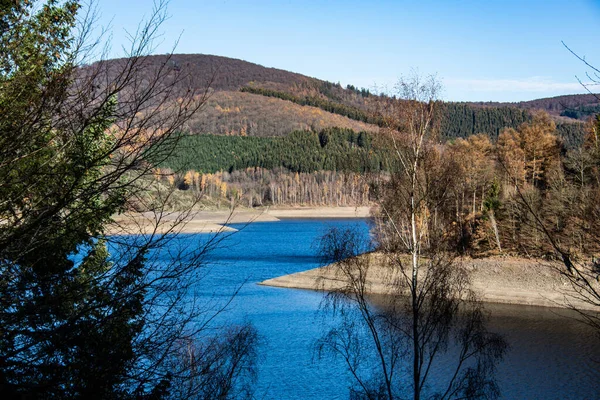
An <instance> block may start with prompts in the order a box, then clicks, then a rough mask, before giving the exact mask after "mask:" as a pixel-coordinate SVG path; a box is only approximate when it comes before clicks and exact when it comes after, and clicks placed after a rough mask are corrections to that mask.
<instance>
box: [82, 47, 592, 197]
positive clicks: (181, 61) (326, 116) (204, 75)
mask: <svg viewBox="0 0 600 400" xmlns="http://www.w3.org/2000/svg"><path fill="white" fill-rule="evenodd" d="M126 62H130V60H128V59H116V60H109V61H106V62H104V63H103V64H93V65H91V66H88V67H86V68H90V69H93V67H94V65H96V66H100V67H101V68H100V70H101V71H102V73H103V74H106V76H107V78H108V79H106V81H107V82H112V78H114V73H115V71H118V67H119V65H120V64H122V63H126ZM140 62H142V63H143V64H144V68H143V69H144V71H145V72H144V73H145V74H153V73H160V74H162V75H163V76H166V78H167V83H169V82H171V83H172V85H173V87H172V88H173V89H174V90H173V91H172V95H173V101H177V100H178V99H179V98H180V97H181V96H184V95H187V94H189V90H191V91H192V92H194V93H198V94H201V93H206V94H208V98H207V101H206V102H205V104H204V106H203V107H202V109H201V110H200V111H199V112H198V113H196V114H195V115H194V116H193V117H192V118H191V119H190V120H189V121H188V122H187V123H186V125H185V126H184V127H183V131H184V132H185V133H187V134H188V135H186V136H185V137H183V139H182V140H181V141H180V143H179V145H180V147H179V148H178V149H176V151H175V153H174V154H173V155H172V156H171V158H170V159H168V160H166V161H165V162H164V163H163V164H162V165H161V166H160V169H159V170H158V171H157V174H156V177H157V183H156V184H157V185H158V186H157V188H156V190H159V189H160V187H161V185H163V186H164V185H167V186H169V187H171V188H173V187H174V188H177V189H179V194H180V195H183V196H185V193H186V191H188V190H191V191H199V192H202V193H203V194H204V196H205V199H207V201H210V202H211V204H215V205H217V206H219V205H221V204H223V205H225V204H230V202H231V203H233V202H239V203H241V204H246V205H248V206H250V207H253V206H260V205H310V206H331V205H338V206H339V205H348V206H368V205H369V204H370V201H371V198H372V196H373V194H374V193H376V192H377V191H378V190H379V189H378V185H379V184H380V183H378V182H381V181H382V180H383V181H385V180H386V179H387V177H388V176H389V172H390V171H393V170H394V169H396V167H397V166H396V165H395V164H394V163H393V162H391V160H393V159H394V157H393V156H391V155H390V148H391V146H390V144H389V143H388V142H387V141H386V140H385V138H384V137H382V136H381V135H379V130H380V127H381V126H383V122H382V121H383V120H382V119H381V117H380V116H378V114H377V113H375V112H373V111H374V110H375V109H376V107H375V106H376V103H377V102H378V101H380V100H382V97H381V96H383V95H381V94H380V95H376V94H373V93H371V92H370V91H369V90H367V89H364V88H357V87H354V86H352V85H348V86H347V87H345V88H344V87H342V86H341V85H340V84H339V83H332V82H327V81H323V80H319V79H316V78H311V77H307V76H304V75H301V74H298V73H293V72H289V71H284V70H281V69H276V68H267V67H263V66H261V65H258V64H254V63H250V62H247V61H242V60H237V59H231V58H226V57H218V56H211V55H202V54H176V55H173V56H170V57H169V56H166V55H157V56H150V57H147V58H143V59H141V60H140ZM85 70H86V69H85V68H84V69H83V71H85ZM140 75H142V76H141V78H142V81H143V78H146V77H147V76H145V75H143V74H140ZM150 77H151V76H150ZM150 81H151V79H150ZM387 99H389V98H387ZM164 106H165V107H168V104H165V105H164ZM595 107H600V103H599V102H598V100H597V99H596V97H595V96H593V95H572V96H560V97H556V98H549V99H539V100H534V101H528V102H521V103H459V102H440V103H439V104H438V107H437V110H438V112H437V115H436V117H435V118H437V122H438V123H439V127H440V133H441V135H440V139H441V140H442V141H448V142H452V143H462V142H460V140H459V139H461V138H467V137H469V136H472V135H476V134H483V135H486V136H488V137H489V138H490V139H491V143H492V145H493V144H494V143H495V142H496V140H497V138H498V135H499V134H500V133H501V132H502V130H503V129H505V128H515V129H517V128H519V127H520V126H521V125H522V124H523V123H526V122H530V121H531V120H532V116H533V112H534V111H535V110H539V109H541V110H544V111H547V112H549V113H550V114H551V116H552V118H553V119H554V120H555V121H556V123H557V132H556V133H557V134H558V136H559V137H561V139H562V144H564V145H565V147H567V148H569V147H571V148H573V147H576V146H579V145H580V144H581V143H582V141H583V136H584V124H583V122H582V121H583V120H584V119H586V118H587V116H588V115H591V114H593V113H594V110H595ZM559 142H561V141H560V140H559ZM461 145H464V143H462V144H461ZM561 146H562V145H561ZM161 190H162V189H161ZM182 201H183V200H182Z"/></svg>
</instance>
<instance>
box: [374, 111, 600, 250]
mask: <svg viewBox="0 0 600 400" xmlns="http://www.w3.org/2000/svg"><path fill="white" fill-rule="evenodd" d="M589 129H590V130H589V131H588V133H587V135H586V137H585V140H584V141H582V144H581V145H580V146H579V147H576V148H573V149H570V150H569V149H566V148H565V146H564V142H563V140H562V139H561V138H560V137H559V136H558V132H557V128H556V125H555V123H554V122H553V121H552V119H551V118H550V117H549V116H548V115H547V114H536V115H535V116H534V117H533V119H532V120H531V121H528V122H525V123H523V124H521V125H520V126H519V127H518V128H517V129H513V128H508V129H505V130H504V131H502V132H501V133H500V135H499V137H498V140H497V141H496V142H495V143H494V142H492V141H491V140H490V139H489V137H488V136H485V135H474V136H470V137H469V138H467V139H462V138H459V139H457V140H455V141H454V142H449V143H447V144H446V145H445V146H440V145H439V144H436V143H433V142H432V143H430V144H428V145H427V150H424V152H423V155H422V157H423V158H424V161H423V164H424V167H423V170H422V171H421V172H420V173H422V174H423V177H422V178H420V179H422V180H423V182H429V183H428V184H430V185H432V186H431V189H430V193H431V196H432V197H431V199H430V201H429V203H428V204H427V207H428V210H427V213H429V214H430V215H435V216H436V220H437V221H445V222H444V223H443V225H444V226H447V227H452V228H451V230H450V231H446V233H445V234H446V235H449V236H451V237H453V239H454V241H453V243H454V245H455V246H456V248H457V249H458V250H460V251H462V252H464V253H466V254H470V255H472V256H480V255H487V254H519V255H527V256H536V257H540V256H550V255H552V254H554V249H553V248H552V245H551V243H548V241H547V237H546V235H545V233H544V232H543V231H542V230H541V229H540V223H539V221H542V223H543V224H544V227H545V229H546V230H547V231H548V232H550V233H551V234H552V237H554V238H556V240H559V241H560V243H561V246H563V248H568V249H569V251H570V252H571V255H572V256H573V257H577V256H589V255H591V254H595V253H596V252H598V251H600V247H599V243H597V241H595V240H593V238H592V237H591V236H590V234H591V233H593V232H596V231H598V229H600V208H599V207H598V205H599V204H600V141H599V136H598V134H597V133H598V132H600V119H599V118H597V119H596V123H595V124H594V125H591V124H590V125H589ZM402 185H405V183H404V182H403V181H402V180H401V179H396V180H392V184H390V185H388V186H387V189H386V190H392V191H393V190H399V189H398V188H402ZM388 198H389V199H390V200H389V204H385V206H386V209H387V210H388V211H390V210H393V209H394V198H397V197H395V196H394V195H393V193H392V195H389V196H388ZM401 211H402V210H399V211H398V212H401ZM434 239H435V238H431V240H434Z"/></svg>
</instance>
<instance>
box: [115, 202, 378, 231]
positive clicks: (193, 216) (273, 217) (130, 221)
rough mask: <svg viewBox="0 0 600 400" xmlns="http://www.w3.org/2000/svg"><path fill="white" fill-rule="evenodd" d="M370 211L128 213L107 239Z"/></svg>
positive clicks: (354, 215)
mask: <svg viewBox="0 0 600 400" xmlns="http://www.w3.org/2000/svg"><path fill="white" fill-rule="evenodd" d="M369 216H370V207H294V208H272V207H265V208H260V209H246V208H244V209H236V210H233V211H229V210H214V211H213V210H206V211H204V210H203V211H191V212H185V213H183V212H176V211H174V212H164V213H162V214H160V215H159V214H155V213H150V212H146V213H128V214H121V215H117V216H115V217H114V221H115V222H114V223H113V224H111V225H110V227H109V230H108V232H107V234H108V235H131V234H148V233H156V234H164V233H170V232H173V233H175V232H176V233H210V232H233V231H236V229H234V228H231V227H229V226H227V224H234V223H242V224H246V223H252V222H274V221H279V220H280V219H284V218H314V219H318V218H368V217H369Z"/></svg>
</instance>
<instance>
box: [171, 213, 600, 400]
mask: <svg viewBox="0 0 600 400" xmlns="http://www.w3.org/2000/svg"><path fill="white" fill-rule="evenodd" d="M351 225H352V226H357V227H358V229H360V230H361V232H362V233H363V234H364V237H365V240H368V226H367V222H366V220H295V219H290V220H282V221H280V222H259V223H253V224H250V225H247V226H243V225H236V224H233V225H231V226H232V227H234V228H243V229H241V231H240V232H238V233H236V234H234V235H232V236H230V237H228V238H227V239H226V240H225V241H224V242H223V243H222V244H223V246H221V247H220V248H218V249H216V250H215V251H214V252H213V253H212V254H211V255H210V256H209V257H208V258H207V265H208V267H207V268H208V269H207V271H208V274H207V276H206V278H205V279H204V280H203V281H202V283H201V285H199V287H198V292H199V293H200V295H201V296H203V297H204V298H205V299H206V301H212V302H217V303H218V302H225V301H226V300H227V299H229V297H230V295H231V293H233V292H234V291H235V290H236V289H237V288H239V287H240V285H242V286H241V289H240V291H239V293H238V294H237V296H236V297H235V298H234V300H233V301H232V303H231V305H230V307H229V310H228V311H227V312H226V313H225V314H224V315H222V316H221V322H232V323H237V322H244V321H248V320H249V321H251V322H252V323H254V325H255V326H256V327H257V328H258V330H259V333H260V334H261V335H262V337H263V339H264V340H263V345H262V348H261V354H262V358H261V361H260V372H259V378H258V386H257V393H256V397H257V398H259V399H284V400H285V399H347V398H348V386H349V383H350V381H349V377H348V376H347V373H346V371H345V368H344V365H343V363H342V362H341V360H337V361H331V360H330V359H327V360H326V361H318V360H315V359H314V357H313V352H312V346H313V343H314V341H315V339H317V338H318V337H319V336H320V335H321V334H322V333H323V329H324V326H325V325H326V324H327V322H326V321H324V320H323V317H322V315H321V314H319V313H318V312H317V311H318V309H319V305H320V302H321V300H322V294H321V293H318V292H313V291H307V290H296V289H285V288H272V287H266V286H260V285H258V284H257V283H258V282H261V281H263V280H266V279H270V278H274V277H277V276H281V275H285V274H290V273H294V272H299V271H304V270H307V269H311V268H315V267H318V266H319V258H318V256H317V254H316V248H315V242H316V240H318V238H319V237H320V236H322V235H323V234H324V232H325V231H326V229H328V228H330V227H345V226H351ZM206 237H207V236H206V234H198V235H184V236H183V237H182V240H186V241H187V242H188V243H189V245H190V246H192V245H194V244H195V243H200V242H202V241H203V240H205V239H206ZM488 309H489V310H490V311H491V315H492V316H491V320H490V324H489V328H490V330H492V331H495V332H498V333H501V334H503V335H505V337H506V340H507V341H508V342H509V344H510V346H511V348H510V350H509V352H508V354H507V356H506V358H505V360H504V361H503V362H502V364H500V365H499V370H498V377H499V381H500V387H501V390H502V393H503V398H507V399H595V398H600V395H599V392H598V388H599V385H600V373H599V371H600V367H599V366H600V365H599V364H598V363H597V362H598V361H600V340H598V338H596V337H595V336H594V332H592V331H591V330H590V329H588V328H586V327H585V326H583V325H581V324H580V323H578V322H576V321H574V320H573V319H570V318H568V317H566V316H565V314H566V312H565V311H563V310H557V309H548V308H541V307H526V306H512V305H511V306H508V305H506V306H504V305H489V306H488ZM445 362H449V360H440V363H441V364H440V365H441V366H442V367H443V365H444V363H445Z"/></svg>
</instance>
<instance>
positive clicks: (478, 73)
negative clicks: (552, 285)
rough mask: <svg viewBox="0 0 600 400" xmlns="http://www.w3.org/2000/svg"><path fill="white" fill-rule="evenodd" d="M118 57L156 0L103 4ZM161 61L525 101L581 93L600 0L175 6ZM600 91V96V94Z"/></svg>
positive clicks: (230, 0)
mask: <svg viewBox="0 0 600 400" xmlns="http://www.w3.org/2000/svg"><path fill="white" fill-rule="evenodd" d="M98 8H99V11H100V14H101V18H100V23H102V24H103V25H107V24H109V23H110V24H111V29H112V37H113V52H112V54H113V55H114V56H118V55H122V53H120V52H119V49H120V46H121V45H122V44H123V43H125V42H126V33H125V32H126V31H129V32H131V31H134V30H135V28H136V26H137V23H138V22H139V21H141V20H142V19H143V18H144V17H145V16H147V15H148V14H149V13H150V12H151V10H152V1H148V0H145V1H142V0H129V1H126V2H125V1H122V0H121V1H119V0H99V2H98ZM168 14H169V16H170V17H169V19H168V20H167V21H166V22H165V23H164V24H163V25H162V26H161V28H160V32H161V34H162V36H161V37H160V39H159V41H157V46H156V51H155V52H156V53H165V52H168V51H169V50H170V49H171V48H172V47H173V44H174V43H175V42H176V41H177V40H178V38H179V42H178V45H177V48H176V52H177V53H204V54H215V55H220V56H226V57H233V58H240V59H243V60H247V61H251V62H255V63H257V64H261V65H264V66H267V67H276V68H282V69H286V70H289V71H294V72H298V73H301V74H304V75H308V76H313V77H316V78H320V79H325V80H329V81H333V82H341V83H342V84H343V85H346V84H354V85H356V86H359V87H367V88H370V89H372V88H374V87H378V88H385V87H387V88H390V89H391V88H392V87H393V85H394V83H395V82H396V81H397V80H398V77H400V76H401V75H404V74H407V73H410V71H411V69H417V70H418V71H419V72H420V73H422V74H437V75H438V77H439V78H440V79H441V81H442V83H443V85H444V93H443V98H444V99H445V100H449V101H475V100H480V101H519V100H530V99H534V98H541V97H549V96H556V95H560V94H569V93H582V92H583V91H584V89H583V88H582V87H581V86H580V85H579V83H578V82H577V80H576V78H575V76H579V77H581V78H585V73H586V68H585V66H584V65H583V64H582V63H581V62H580V61H579V60H577V59H576V58H575V57H574V56H572V55H571V54H570V53H569V52H568V51H567V49H565V47H563V45H562V44H561V41H564V42H565V43H567V44H568V45H569V46H570V47H571V48H572V49H573V50H574V51H576V52H577V53H579V54H581V55H582V56H585V57H586V59H587V60H588V61H590V62H591V63H593V64H594V65H596V66H600V50H599V49H598V44H599V43H600V0H568V1H567V0H562V1H554V0H546V1H525V0H523V1H514V0H506V1H460V0H454V1H441V0H438V1H433V0H431V1H426V0H422V1H376V0H373V1H351V0H346V1H337V0H333V1H312V0H304V1H296V0H279V1H274V0H272V1H261V0H255V1H245V0H244V1H241V0H240V1H238V0H220V1H219V0H214V1H201V0H200V1H192V0H171V1H170V3H169V6H168ZM598 90H600V88H599V89H598Z"/></svg>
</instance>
